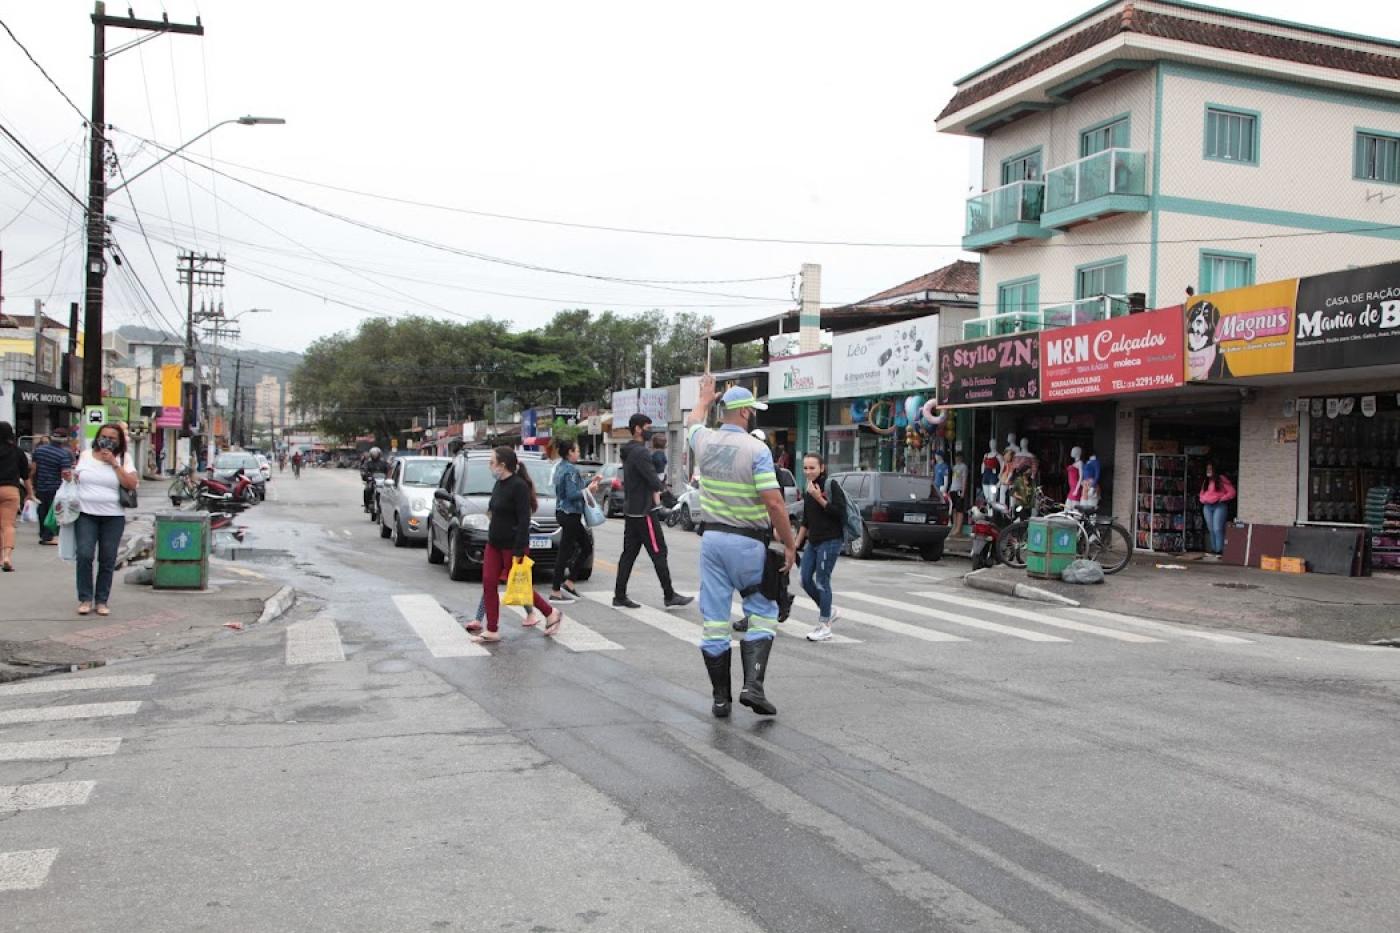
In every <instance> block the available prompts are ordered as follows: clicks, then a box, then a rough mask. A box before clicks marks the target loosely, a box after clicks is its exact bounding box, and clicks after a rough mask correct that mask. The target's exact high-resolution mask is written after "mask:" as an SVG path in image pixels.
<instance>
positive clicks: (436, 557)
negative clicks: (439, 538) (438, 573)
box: [428, 524, 447, 564]
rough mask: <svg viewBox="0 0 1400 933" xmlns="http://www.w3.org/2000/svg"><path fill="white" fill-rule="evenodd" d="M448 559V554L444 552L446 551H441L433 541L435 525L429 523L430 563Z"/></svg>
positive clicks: (438, 562)
mask: <svg viewBox="0 0 1400 933" xmlns="http://www.w3.org/2000/svg"><path fill="white" fill-rule="evenodd" d="M446 559H447V555H446V554H444V553H442V551H440V550H439V549H438V546H437V545H436V544H434V543H433V526H432V525H431V524H429V525H428V563H430V564H440V563H442V562H443V561H444V560H446Z"/></svg>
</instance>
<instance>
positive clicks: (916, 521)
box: [904, 512, 928, 525]
mask: <svg viewBox="0 0 1400 933" xmlns="http://www.w3.org/2000/svg"><path fill="white" fill-rule="evenodd" d="M904 521H905V523H906V524H909V525H926V524H928V516H927V515H925V514H924V513H923V512H905V513H904Z"/></svg>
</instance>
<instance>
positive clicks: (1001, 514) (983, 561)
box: [968, 503, 1028, 570]
mask: <svg viewBox="0 0 1400 933" xmlns="http://www.w3.org/2000/svg"><path fill="white" fill-rule="evenodd" d="M1027 517H1028V510H1027V508H1026V507H1025V506H1024V505H1022V504H1020V503H1017V504H1015V505H1012V506H1006V505H1000V504H993V505H990V506H989V505H986V504H985V503H984V504H983V505H980V506H976V507H974V508H973V509H972V511H971V512H969V513H968V518H969V519H970V520H971V522H972V554H971V556H972V569H973V570H980V569H982V568H983V567H995V566H996V565H997V564H998V563H999V562H1000V563H1005V564H1007V565H1008V566H1011V567H1017V566H1020V567H1024V566H1025V564H1024V563H1021V564H1017V563H1016V561H1017V560H1019V559H1022V558H1023V555H1022V553H1021V552H1022V550H1023V549H1024V540H1021V541H1019V542H1013V541H1006V542H1003V540H1002V539H1003V538H1004V537H1006V536H1007V533H1008V532H1007V530H1008V529H1012V531H1011V535H1012V537H1015V535H1016V534H1017V531H1016V529H1020V528H1024V527H1025V526H1024V522H1025V520H1026V518H1027ZM1012 526H1015V528H1012ZM1021 537H1022V538H1024V535H1021ZM1008 558H1009V559H1008Z"/></svg>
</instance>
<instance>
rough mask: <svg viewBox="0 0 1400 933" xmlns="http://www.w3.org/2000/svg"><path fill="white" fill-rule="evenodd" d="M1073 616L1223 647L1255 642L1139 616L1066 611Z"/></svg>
mask: <svg viewBox="0 0 1400 933" xmlns="http://www.w3.org/2000/svg"><path fill="white" fill-rule="evenodd" d="M1065 611H1066V612H1069V613H1071V614H1073V615H1080V616H1087V617H1089V618H1091V619H1102V620H1103V621H1105V622H1118V623H1121V624H1123V625H1134V626H1137V627H1138V628H1141V629H1146V630H1147V631H1149V632H1160V633H1162V634H1163V635H1179V636H1181V637H1183V638H1200V639H1202V640H1204V641H1213V642H1216V643H1218V644H1222V645H1252V644H1254V642H1252V641H1250V640H1249V639H1248V638H1240V637H1238V636H1236V635H1222V634H1220V633H1219V632H1201V631H1197V630H1196V629H1193V628H1190V627H1188V626H1185V625H1169V624H1167V623H1165V622H1154V621H1152V620H1151V619H1139V618H1138V617H1137V616H1125V615H1123V614H1121V613H1118V612H1105V611H1104V610H1102V609H1086V608H1082V607H1081V608H1078V609H1068V610H1065Z"/></svg>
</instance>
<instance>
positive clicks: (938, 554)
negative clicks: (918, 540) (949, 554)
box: [919, 541, 943, 561]
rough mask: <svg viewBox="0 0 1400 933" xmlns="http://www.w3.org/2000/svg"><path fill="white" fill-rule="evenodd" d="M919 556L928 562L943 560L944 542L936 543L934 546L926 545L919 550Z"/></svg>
mask: <svg viewBox="0 0 1400 933" xmlns="http://www.w3.org/2000/svg"><path fill="white" fill-rule="evenodd" d="M919 556H920V557H922V558H923V559H924V560H927V561H935V560H942V559H943V542H942V541H935V542H934V543H933V544H925V545H923V546H922V547H920V548H919Z"/></svg>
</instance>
